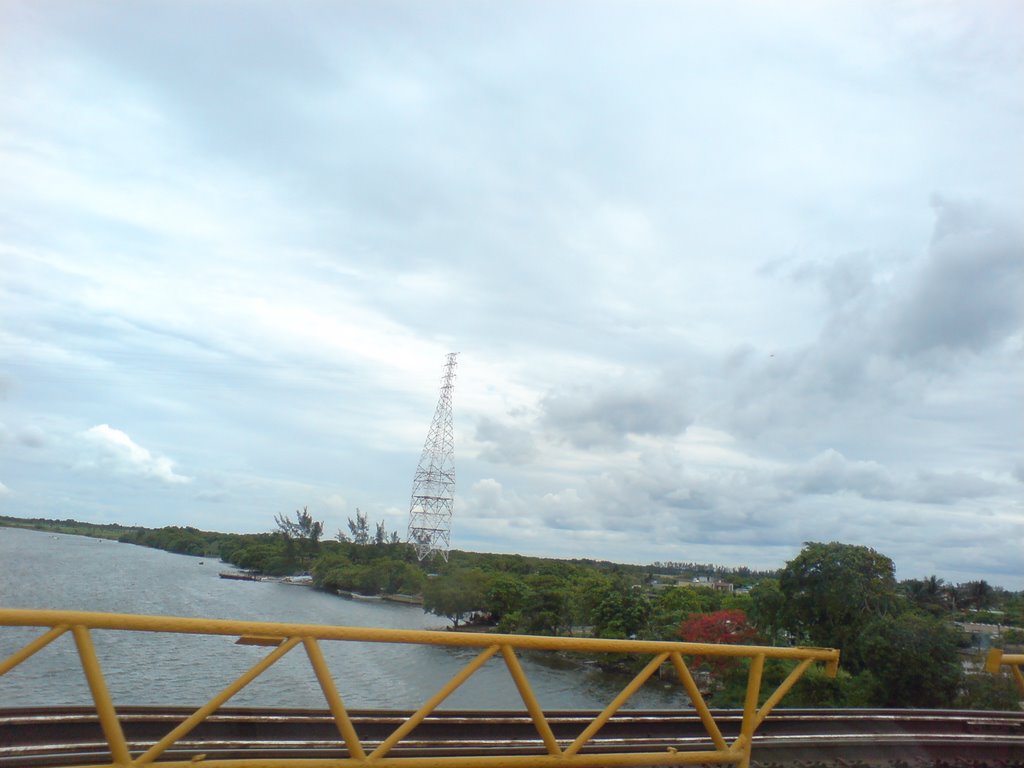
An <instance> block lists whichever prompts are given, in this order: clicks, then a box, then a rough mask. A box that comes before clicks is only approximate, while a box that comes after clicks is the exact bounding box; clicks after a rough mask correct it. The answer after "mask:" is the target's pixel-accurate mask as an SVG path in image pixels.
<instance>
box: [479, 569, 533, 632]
mask: <svg viewBox="0 0 1024 768" xmlns="http://www.w3.org/2000/svg"><path fill="white" fill-rule="evenodd" d="M529 594H530V590H529V587H527V586H526V582H525V581H523V579H522V577H520V576H517V575H515V574H514V573H502V572H498V573H494V574H492V575H491V577H490V579H489V580H488V582H487V590H486V592H485V593H484V603H483V609H484V610H485V611H487V612H488V613H489V614H491V618H492V619H493V620H494V621H495V622H500V621H501V620H502V619H504V618H505V617H506V616H508V615H509V614H513V613H517V612H519V611H522V609H523V606H525V605H526V600H527V598H528V597H529Z"/></svg>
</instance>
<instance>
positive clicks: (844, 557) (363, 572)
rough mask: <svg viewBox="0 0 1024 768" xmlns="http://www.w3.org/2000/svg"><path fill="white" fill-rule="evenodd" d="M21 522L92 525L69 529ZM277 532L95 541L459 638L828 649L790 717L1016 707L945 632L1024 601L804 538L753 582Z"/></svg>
mask: <svg viewBox="0 0 1024 768" xmlns="http://www.w3.org/2000/svg"><path fill="white" fill-rule="evenodd" d="M7 520H10V518H8V519H0V523H4V524H6V521H7ZM21 522H29V523H30V525H29V527H37V528H39V527H44V525H43V524H44V523H49V524H50V527H49V528H48V529H49V530H59V529H60V526H66V527H71V528H73V529H74V531H73V532H76V533H77V532H82V531H87V530H89V529H90V526H88V524H85V526H83V524H79V523H76V522H75V521H37V520H33V521H21ZM275 523H276V530H275V531H273V532H269V533H261V534H225V533H213V532H206V531H200V530H197V529H195V528H191V527H178V526H170V527H166V528H160V529H145V528H123V527H121V526H116V527H112V528H110V529H109V530H104V531H102V532H100V531H95V530H94V531H93V535H96V534H97V533H102V534H103V535H106V536H108V537H114V536H116V537H117V538H118V539H119V540H121V541H124V542H128V543H134V544H140V545H143V546H150V547H156V548H159V549H165V550H169V551H172V552H179V553H182V554H190V555H199V556H206V557H219V558H220V559H222V560H224V561H225V562H227V563H231V564H233V565H235V566H238V567H240V568H244V569H249V570H252V571H255V572H259V573H263V574H270V575H288V574H294V573H299V572H308V573H310V574H311V575H312V577H313V582H314V584H315V586H317V587H319V588H322V589H325V590H330V591H332V592H335V591H352V592H359V593H362V594H380V593H389V594H394V593H404V594H421V595H422V597H423V602H424V608H425V609H426V610H428V611H430V612H432V613H435V614H437V615H439V616H443V617H446V618H447V619H449V620H450V621H451V624H452V628H453V629H458V628H460V627H462V626H464V625H466V624H467V623H470V624H473V625H476V626H475V628H478V629H486V630H492V629H493V630H495V631H499V632H507V633H528V634H545V635H575V636H586V637H602V638H638V639H651V640H679V639H682V640H687V641H692V642H732V643H736V642H741V643H751V644H771V645H793V644H802V645H815V646H824V647H835V648H838V649H839V650H840V651H841V653H842V657H841V658H842V663H841V670H840V672H839V674H838V675H837V676H836V677H835V678H827V677H825V676H824V674H823V673H821V672H813V671H812V672H810V673H808V674H807V675H806V676H805V678H804V679H803V680H802V681H801V682H800V683H799V684H798V685H797V686H796V688H795V689H794V690H793V691H792V692H791V694H789V695H788V696H787V699H786V700H787V703H788V704H789V705H790V706H884V707H911V706H913V707H949V706H963V707H965V708H978V709H1003V708H1011V709H1012V708H1016V707H1017V706H1018V700H1019V696H1018V694H1017V692H1016V690H1015V689H1014V688H1013V685H1012V683H1011V682H1010V681H1009V680H1007V679H1002V678H998V677H994V676H991V675H972V674H967V673H965V671H964V665H963V661H964V659H965V653H966V652H967V651H968V650H969V648H968V646H969V639H968V638H967V637H966V636H965V635H964V633H963V632H960V631H958V630H957V629H956V628H955V626H954V620H958V619H959V620H967V619H969V620H971V621H989V622H991V623H999V624H1005V625H1011V626H1016V627H1018V628H1019V627H1022V626H1024V592H1017V593H1014V592H1009V591H1007V590H1004V589H1001V588H999V587H994V586H991V585H989V584H988V583H987V582H985V581H970V582H966V583H962V584H955V585H954V584H950V583H946V582H944V581H943V580H942V579H940V578H938V577H936V576H930V577H927V578H923V579H908V580H904V581H902V582H897V580H896V578H895V565H894V563H893V561H892V560H891V559H890V558H888V557H886V556H885V555H883V554H880V553H878V552H876V551H874V550H873V549H870V548H868V547H863V546H855V545H850V544H843V543H839V542H830V543H820V542H809V543H807V544H806V545H805V546H804V548H803V550H802V551H801V552H800V554H799V555H797V556H796V557H795V558H794V559H793V560H791V561H789V562H788V563H786V565H785V567H784V568H783V569H781V570H780V571H777V572H761V573H757V572H753V571H750V570H749V569H745V568H744V569H737V570H736V571H732V570H729V569H724V568H711V567H708V568H703V567H702V566H699V565H697V564H693V563H671V564H668V563H661V564H653V565H649V566H634V565H623V564H616V563H610V562H603V561H594V560H554V559H545V558H535V557H528V556H523V555H503V554H486V553H472V552H461V551H457V550H456V551H452V552H451V553H450V557H449V559H448V561H447V562H441V561H434V562H429V561H428V562H426V563H423V562H420V561H418V560H417V559H416V555H415V551H414V549H413V547H412V546H411V545H409V544H406V543H403V542H402V541H401V539H400V537H399V535H398V533H397V532H389V531H388V530H387V529H386V527H385V525H384V523H383V522H380V523H377V524H375V525H371V524H370V521H369V520H368V518H367V516H366V515H365V514H363V513H362V512H361V511H359V510H358V509H357V510H356V514H355V517H354V518H349V520H348V529H347V531H338V532H337V534H336V535H335V536H334V537H333V538H332V539H326V540H325V539H324V538H323V533H324V530H323V524H322V523H321V522H319V521H316V520H315V519H314V518H313V516H312V514H311V513H310V512H309V511H308V510H307V509H305V508H304V509H302V510H299V511H296V512H295V513H294V516H287V515H283V514H282V515H277V516H276V518H275ZM93 528H102V526H94V527H93ZM665 566H669V567H665ZM702 568H703V570H704V573H699V572H698V571H699V569H702ZM692 575H697V576H699V575H705V576H714V577H716V579H718V580H721V582H723V583H728V584H733V585H736V586H739V585H750V584H752V587H751V588H750V589H749V590H743V591H742V592H740V593H729V592H728V591H720V590H716V589H712V588H710V586H706V585H705V586H702V585H694V584H693V583H692V582H691V581H690V578H691V576H692ZM1002 640H1003V642H1009V643H1014V642H1015V643H1024V631H1021V630H1020V629H1007V630H1004V632H1003V635H1002ZM694 662H695V668H696V669H697V670H698V671H699V673H700V674H701V675H702V679H703V681H704V685H705V687H706V689H707V691H708V694H709V696H710V699H711V702H712V703H713V704H714V705H716V706H736V705H740V704H742V697H743V692H744V691H745V687H746V667H745V665H744V664H743V663H737V662H732V663H726V664H721V663H718V662H715V663H712V661H711V660H702V659H697V660H694ZM599 663H600V664H601V665H602V666H604V667H605V668H607V669H609V670H625V668H626V667H628V665H629V664H630V663H632V660H630V659H627V658H615V657H613V656H608V657H605V658H602V659H601V660H600V662H599ZM788 671H789V669H788V667H787V666H786V665H785V664H783V663H769V664H768V665H767V667H766V669H765V677H766V680H767V682H771V681H772V680H775V681H776V682H779V681H781V680H782V679H783V678H784V677H785V675H786V674H788ZM766 688H767V685H766Z"/></svg>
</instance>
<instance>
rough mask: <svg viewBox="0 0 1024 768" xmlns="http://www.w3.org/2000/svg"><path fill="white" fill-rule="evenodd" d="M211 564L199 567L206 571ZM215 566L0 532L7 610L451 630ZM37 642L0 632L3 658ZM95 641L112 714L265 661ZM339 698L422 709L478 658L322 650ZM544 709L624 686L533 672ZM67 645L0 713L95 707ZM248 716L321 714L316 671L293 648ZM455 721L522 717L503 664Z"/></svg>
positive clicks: (553, 663) (559, 670) (42, 658)
mask: <svg viewBox="0 0 1024 768" xmlns="http://www.w3.org/2000/svg"><path fill="white" fill-rule="evenodd" d="M201 563H202V564H201ZM226 568H227V566H225V565H224V564H223V563H219V562H217V561H216V560H210V559H205V560H202V561H201V560H200V559H199V558H195V557H187V556H184V555H174V554H171V553H168V552H161V551H159V550H154V549H147V548H145V547H137V546H134V545H131V544H119V543H117V542H112V541H106V540H102V539H89V538H85V537H80V536H65V535H60V534H51V533H45V532H40V531H27V530H20V529H16V528H3V527H0V607H4V608H50V609H64V610H84V611H110V612H118V613H138V614H150V615H164V616H198V617H206V618H219V619H239V620H247V621H282V622H301V623H312V624H335V625H347V626H366V627H388V628H400V629H441V628H443V627H444V626H445V624H446V622H445V621H444V620H443V619H440V618H438V617H436V616H432V615H430V614H428V613H425V612H424V611H423V610H421V609H420V608H419V607H416V606H403V605H396V604H391V603H360V602H355V601H351V600H345V599H342V598H339V597H335V596H333V595H329V594H327V593H325V592H319V591H316V590H314V589H310V588H306V587H296V586H289V585H286V584H280V583H275V582H247V581H229V580H226V579H221V578H219V576H218V573H219V572H220V571H221V570H225V569H226ZM39 634H41V630H37V629H30V628H10V627H0V659H3V658H6V657H7V656H8V655H10V654H11V653H13V652H15V651H16V650H18V649H19V648H20V647H22V646H23V645H24V644H25V643H27V642H29V641H31V640H32V639H33V638H35V637H37V636H38V635H39ZM93 634H94V642H95V644H96V647H97V652H98V654H99V657H100V663H101V665H102V667H103V670H104V673H105V675H106V678H107V684H108V685H109V687H110V690H111V695H112V696H113V699H114V703H115V705H134V704H152V705H161V704H163V705H186V704H192V705H198V704H201V703H203V702H205V701H206V700H208V699H209V698H210V697H212V696H213V695H215V694H216V693H218V692H219V691H220V690H222V689H223V688H224V687H225V686H227V685H228V684H229V683H230V682H232V681H233V680H234V679H235V678H236V677H238V676H239V675H241V674H242V673H243V672H244V671H246V670H247V669H248V668H249V667H251V666H252V665H253V664H255V663H256V662H257V661H258V660H259V659H260V658H262V657H263V656H264V655H266V653H267V652H268V649H266V648H259V647H252V646H239V645H235V644H234V640H233V638H228V637H191V636H186V635H166V636H163V635H159V634H151V633H144V632H139V633H127V632H103V631H99V632H95V633H93ZM321 647H322V648H323V650H324V655H325V656H326V658H327V662H328V665H329V666H330V668H331V671H332V672H333V674H334V678H335V681H336V683H337V686H338V689H339V691H340V693H341V695H342V698H343V699H344V701H345V703H346V705H348V706H350V707H385V708H396V709H398V708H400V709H413V708H416V707H418V706H419V705H420V704H422V703H423V702H424V700H426V699H427V698H428V697H430V696H431V695H433V694H434V693H435V692H436V691H437V690H438V689H439V688H440V687H441V686H442V685H444V684H445V683H446V682H447V681H448V680H449V679H450V678H451V677H452V676H453V675H454V674H455V673H456V672H457V671H458V670H459V669H461V668H462V667H463V666H464V665H465V664H467V663H468V662H469V661H470V660H471V659H472V658H473V657H474V656H475V655H476V653H477V651H475V650H473V649H445V648H431V647H423V646H411V645H391V644H376V643H351V642H324V643H322V644H321ZM523 667H524V669H525V670H526V674H527V676H528V677H529V680H530V683H531V685H532V687H533V689H534V692H535V693H536V695H537V698H538V699H539V700H540V702H541V704H542V706H544V707H545V708H546V709H576V708H585V709H601V708H603V707H604V706H605V705H607V704H608V702H609V701H610V700H611V699H612V698H613V697H614V695H615V693H617V692H618V691H619V690H620V689H621V688H622V686H623V685H625V683H626V682H627V681H626V680H625V679H617V678H615V679H613V678H610V677H609V676H607V675H604V674H601V673H599V672H595V671H588V670H581V669H579V668H577V667H575V666H570V667H566V666H565V665H562V664H559V663H558V661H557V660H556V659H550V660H546V659H543V658H542V659H533V658H526V659H523ZM90 703H91V698H90V695H89V691H88V688H87V686H86V683H85V679H84V677H83V675H82V672H81V668H80V666H79V662H78V656H77V653H76V651H75V647H74V642H73V640H72V639H71V637H70V635H64V636H63V637H61V638H60V639H58V640H56V641H55V642H54V643H52V644H51V645H50V646H48V647H47V648H45V649H44V650H42V651H40V652H39V653H38V654H36V655H35V656H33V657H32V658H31V659H29V660H28V661H26V662H25V663H23V664H22V665H20V666H19V667H17V668H15V669H14V670H12V671H11V672H9V673H8V674H7V675H5V676H3V677H0V707H23V706H56V705H83V704H90ZM687 703H688V702H687V700H686V697H685V695H684V694H683V693H682V691H681V690H680V689H679V687H678V686H677V685H676V686H671V687H669V686H666V685H665V684H663V683H661V682H659V681H651V682H649V683H648V685H647V686H646V687H645V688H644V689H643V690H641V691H640V692H639V693H638V694H637V695H636V696H634V697H633V699H631V701H630V707H634V708H641V707H642V708H665V707H680V706H686V705H687ZM229 704H231V705H238V706H274V707H322V706H324V702H323V695H322V694H321V692H320V688H319V686H318V685H317V682H316V679H315V677H314V676H313V672H312V670H311V669H310V666H309V662H308V659H307V658H306V655H305V653H303V652H302V649H301V648H296V649H294V650H293V651H292V652H291V653H289V654H288V655H287V656H285V657H284V658H283V659H281V660H280V661H279V662H277V664H275V665H274V666H273V667H271V668H270V669H269V670H268V671H267V672H265V673H264V674H263V675H261V676H260V677H259V678H257V679H256V680H255V681H254V682H253V683H252V684H250V685H249V686H248V687H247V688H245V689H243V690H242V691H241V692H240V693H239V694H237V695H236V696H235V697H234V698H233V699H231V701H230V702H229ZM443 706H444V707H447V708H452V709H521V708H522V706H523V705H522V701H521V699H520V698H519V695H518V693H517V692H516V689H515V686H514V685H513V684H512V682H511V678H510V677H509V674H508V671H507V669H506V668H505V664H504V662H503V661H501V660H500V659H492V660H491V661H489V662H488V663H487V664H486V665H485V666H484V667H483V668H482V669H481V670H479V671H478V672H477V673H476V674H474V675H473V677H472V678H470V679H469V681H467V682H466V683H465V684H463V686H462V687H461V688H460V689H459V690H457V691H456V692H455V693H454V694H453V695H452V696H451V697H450V698H449V699H448V700H447V701H446V702H445V704H444V705H443Z"/></svg>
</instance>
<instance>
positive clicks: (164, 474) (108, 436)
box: [82, 424, 192, 484]
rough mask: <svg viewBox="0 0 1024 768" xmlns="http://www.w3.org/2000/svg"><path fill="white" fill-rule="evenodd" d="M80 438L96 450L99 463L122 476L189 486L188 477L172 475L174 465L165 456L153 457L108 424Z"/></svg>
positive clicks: (173, 473) (93, 428)
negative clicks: (121, 473) (133, 476)
mask: <svg viewBox="0 0 1024 768" xmlns="http://www.w3.org/2000/svg"><path fill="white" fill-rule="evenodd" d="M82 436H83V437H84V438H85V439H86V440H87V441H88V442H89V443H91V444H92V445H94V446H96V447H97V448H98V450H99V458H100V461H101V463H103V464H105V465H110V466H113V467H114V468H115V469H116V470H118V471H120V472H123V473H125V474H131V475H139V476H141V477H151V478H154V479H156V480H160V481H162V482H165V483H171V484H178V483H190V482H192V478H191V477H186V476H185V475H179V474H177V473H176V472H175V471H174V462H173V461H171V460H170V459H169V458H167V457H166V456H159V455H154V454H153V453H151V452H150V451H149V450H147V449H146V448H143V447H142V446H141V445H139V444H138V443H136V442H135V441H134V440H132V439H131V438H130V437H129V436H128V435H127V434H125V433H124V432H122V431H121V430H119V429H114V428H113V427H111V426H109V425H108V424H98V425H96V426H95V427H90V428H89V429H87V430H86V431H85V432H83V433H82Z"/></svg>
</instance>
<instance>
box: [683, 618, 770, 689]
mask: <svg viewBox="0 0 1024 768" xmlns="http://www.w3.org/2000/svg"><path fill="white" fill-rule="evenodd" d="M679 637H681V638H682V639H683V640H684V641H685V642H687V643H721V644H724V645H745V644H748V643H755V642H757V630H756V629H754V628H753V627H752V626H751V625H750V622H749V621H747V614H745V613H744V612H743V611H740V610H735V609H734V610H730V611H715V612H714V613H692V614H690V617H689V618H688V619H686V621H684V622H683V623H682V624H680V625H679ZM734 662H735V659H732V658H729V657H727V656H709V657H706V658H705V657H701V656H694V657H693V662H692V663H693V665H694V666H699V665H700V664H701V663H706V664H707V665H708V666H709V667H710V668H711V671H712V672H714V673H715V674H720V673H721V672H723V671H725V670H726V669H728V668H729V667H730V666H732V665H733V664H734Z"/></svg>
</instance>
